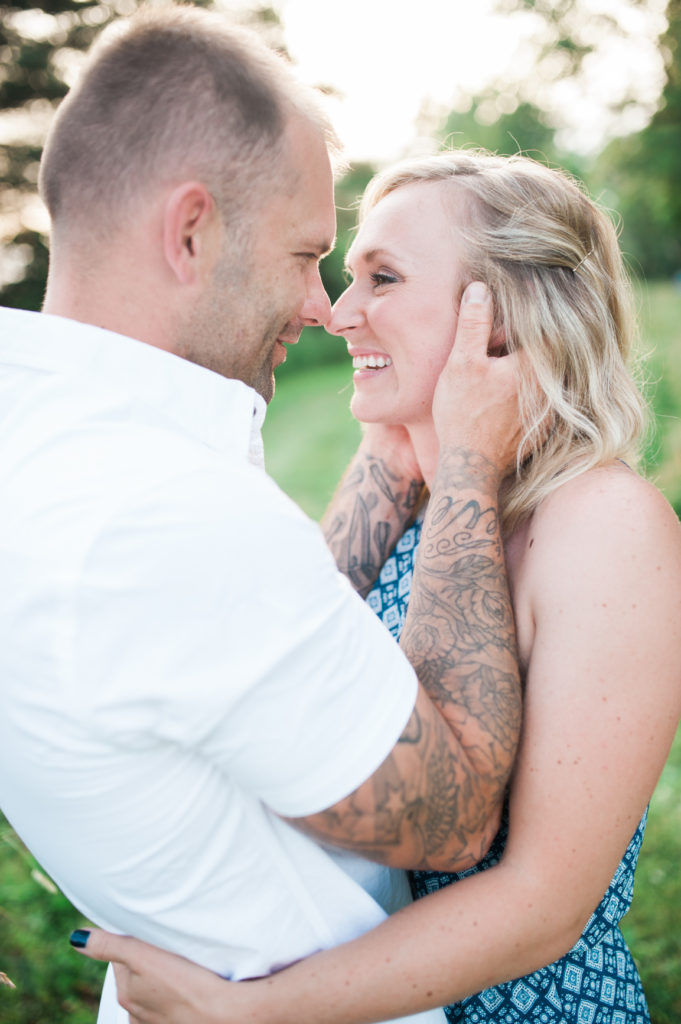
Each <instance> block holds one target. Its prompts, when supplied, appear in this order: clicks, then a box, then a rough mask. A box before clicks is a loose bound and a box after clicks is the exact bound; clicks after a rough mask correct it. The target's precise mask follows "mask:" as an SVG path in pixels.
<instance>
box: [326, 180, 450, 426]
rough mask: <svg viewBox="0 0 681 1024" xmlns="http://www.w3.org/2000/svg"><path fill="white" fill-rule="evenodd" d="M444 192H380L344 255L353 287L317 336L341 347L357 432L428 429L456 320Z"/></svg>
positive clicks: (416, 187)
mask: <svg viewBox="0 0 681 1024" xmlns="http://www.w3.org/2000/svg"><path fill="white" fill-rule="evenodd" d="M445 188H446V186H444V185H443V184H442V183H440V182H418V183H413V184H410V185H404V186H403V187H401V188H398V189H396V190H395V191H394V192H390V193H389V194H388V195H387V196H385V198H383V199H381V201H380V202H379V203H378V204H377V205H376V206H375V207H374V208H373V209H372V210H371V212H370V213H369V215H368V216H367V218H366V220H365V221H364V223H363V224H362V227H361V228H360V230H359V233H358V235H357V237H356V239H355V241H354V242H353V244H352V246H351V247H350V250H349V252H348V256H347V264H348V269H349V270H350V273H351V274H352V277H353V281H352V284H351V285H350V286H349V288H348V289H347V290H346V291H345V292H344V293H343V294H342V295H341V297H340V298H339V299H338V301H337V302H336V305H335V306H334V308H333V312H332V316H331V321H330V323H329V324H328V325H327V330H329V331H330V332H331V333H333V334H340V335H343V337H344V338H345V340H346V341H347V344H348V352H349V353H350V355H351V356H352V361H353V367H354V374H353V380H354V385H355V392H354V395H353V398H352V402H351V406H350V408H351V409H352V413H353V415H354V416H355V417H356V418H357V419H358V420H361V421H363V422H366V423H387V424H397V423H399V424H405V425H406V426H416V425H418V424H422V423H430V422H431V406H432V400H433V392H434V390H435V384H436V382H437V379H438V377H439V375H440V371H441V370H442V368H443V366H444V364H445V362H446V359H447V356H448V355H449V352H450V350H451V347H452V343H453V341H454V334H455V332H456V324H457V319H458V299H457V295H458V291H459V289H458V282H459V268H460V260H459V256H458V253H457V246H456V234H455V226H454V224H453V214H452V201H451V192H450V193H449V196H447V195H446V192H445ZM446 199H447V202H445V200H446Z"/></svg>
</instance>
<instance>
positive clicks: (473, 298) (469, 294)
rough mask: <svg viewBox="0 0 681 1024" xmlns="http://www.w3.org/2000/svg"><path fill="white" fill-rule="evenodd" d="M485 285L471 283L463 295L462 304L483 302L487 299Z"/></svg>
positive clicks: (476, 282) (480, 282) (475, 282)
mask: <svg viewBox="0 0 681 1024" xmlns="http://www.w3.org/2000/svg"><path fill="white" fill-rule="evenodd" d="M487 295H488V292H487V285H486V284H483V283H482V281H473V282H472V283H471V284H469V285H468V287H467V288H466V290H465V292H464V293H463V300H462V301H463V302H484V301H485V299H486V298H487Z"/></svg>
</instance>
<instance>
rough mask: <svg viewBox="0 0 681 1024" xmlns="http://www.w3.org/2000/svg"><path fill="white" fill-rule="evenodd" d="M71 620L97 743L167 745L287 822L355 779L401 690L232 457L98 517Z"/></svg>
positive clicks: (338, 592) (315, 533) (314, 540)
mask: <svg viewBox="0 0 681 1024" xmlns="http://www.w3.org/2000/svg"><path fill="white" fill-rule="evenodd" d="M74 624H75V625H74V664H75V666H76V673H75V674H76V678H77V680H78V683H77V686H76V689H77V690H78V692H79V694H80V697H79V699H86V700H88V701H90V703H91V705H92V711H93V720H96V722H97V723H98V726H97V727H98V728H99V729H106V730H108V732H109V739H110V740H111V739H113V740H114V741H115V742H118V743H121V744H126V745H128V746H133V747H143V746H144V745H145V743H147V742H151V741H152V739H153V740H155V741H157V740H158V739H159V738H161V739H162V740H163V741H165V742H168V743H171V744H179V745H181V746H182V747H183V748H185V749H186V750H187V751H189V752H191V753H192V754H194V755H195V756H198V757H201V758H203V759H207V760H208V761H209V762H210V764H211V765H212V766H214V769H215V771H216V772H217V773H220V774H221V775H222V776H228V777H229V779H231V780H232V782H233V783H234V784H235V785H238V786H240V787H241V788H242V789H243V790H244V791H246V792H249V793H251V794H252V795H253V796H255V797H257V798H259V799H261V800H262V801H263V802H265V803H266V804H267V805H268V806H270V807H271V808H272V809H273V810H275V811H276V812H278V813H280V814H284V815H287V816H292V817H296V816H303V815H307V814H311V813H314V812H316V811H319V810H322V809H324V808H325V807H328V806H330V805H332V804H333V803H335V802H337V801H338V800H340V799H342V798H343V797H344V796H347V794H348V793H350V792H352V790H353V789H355V788H356V787H357V786H359V785H360V784H361V783H362V782H364V781H365V780H366V779H367V778H368V777H369V776H370V775H371V774H372V773H373V772H374V771H375V770H376V768H378V766H379V765H380V764H381V762H382V761H383V760H384V759H385V757H386V756H387V755H388V754H389V752H390V751H391V749H392V748H393V746H394V744H395V742H396V741H397V739H398V738H399V736H400V734H401V732H402V730H403V728H404V726H405V724H406V722H407V720H408V718H409V716H410V714H411V711H412V709H413V705H414V702H415V699H416V690H417V682H416V677H415V675H414V672H413V670H412V668H411V666H410V665H409V663H408V662H407V660H406V659H405V657H404V655H403V654H402V652H401V650H400V649H399V647H398V646H397V644H396V643H395V641H394V640H393V638H392V637H391V636H390V634H389V633H388V631H387V630H386V629H385V627H384V626H383V625H382V624H381V623H380V622H379V620H378V619H377V618H376V617H375V615H374V614H373V612H371V611H370V610H369V609H368V607H367V606H366V605H365V604H364V602H363V601H362V600H361V599H360V598H359V597H358V595H357V594H356V593H355V592H354V591H353V590H352V589H351V587H350V586H349V584H348V583H347V581H346V580H345V579H344V578H343V577H342V576H341V575H340V574H339V573H338V571H337V569H336V567H335V563H334V562H333V559H332V557H331V555H330V553H329V551H328V548H327V547H326V544H325V542H324V539H323V536H322V534H321V531H320V529H319V527H318V526H317V525H316V524H314V523H313V522H311V521H310V520H309V519H308V518H307V517H306V516H305V515H304V514H303V513H302V512H301V511H300V509H298V508H297V506H295V504H294V503H293V502H292V501H290V499H288V498H287V497H286V496H285V495H284V494H283V493H282V492H281V491H280V490H279V488H278V487H277V486H276V485H275V484H274V482H273V481H272V480H271V479H270V478H268V477H267V476H266V474H265V473H263V472H262V471H260V470H257V469H255V468H253V467H251V466H246V465H242V464H241V463H238V464H237V463H235V464H234V465H227V466H224V467H222V471H221V472H219V473H217V472H216V471H215V467H214V466H213V465H211V463H210V460H208V464H207V465H205V466H198V467H196V468H195V469H192V470H191V471H186V472H184V473H178V474H176V475H175V476H174V478H173V479H172V480H160V481H157V482H156V483H155V484H154V483H153V482H152V483H151V484H150V486H149V487H148V488H147V489H146V490H145V492H144V493H143V494H141V495H140V496H139V497H138V498H137V500H136V501H135V502H127V503H126V506H125V507H124V508H121V509H119V510H117V511H115V512H114V513H112V514H111V515H110V516H109V517H108V518H107V521H106V523H105V524H104V525H103V526H102V529H101V531H100V532H99V533H98V535H97V536H96V537H94V538H93V539H92V542H91V543H90V544H89V545H88V547H87V551H86V553H85V555H84V558H83V563H82V567H81V575H80V579H79V580H78V582H77V586H76V587H74ZM93 675H95V676H96V678H97V680H98V682H97V687H96V689H92V688H88V680H89V679H91V678H92V676H93ZM84 694H87V696H86V697H85V698H83V695H84ZM95 712H96V714H95ZM102 712H105V714H104V713H102Z"/></svg>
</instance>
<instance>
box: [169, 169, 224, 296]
mask: <svg viewBox="0 0 681 1024" xmlns="http://www.w3.org/2000/svg"><path fill="white" fill-rule="evenodd" d="M219 220H220V218H219V215H218V211H217V208H216V205H215V200H214V199H213V197H212V195H211V194H210V192H209V191H208V189H207V188H206V186H205V185H203V184H202V183H201V182H200V181H185V182H183V183H182V184H181V185H178V186H177V188H174V189H173V191H172V192H171V193H170V195H169V196H168V198H167V199H166V202H165V207H164V210H163V254H164V257H165V260H166V263H167V265H168V267H169V268H170V270H171V272H172V274H173V275H174V276H175V277H176V279H177V281H178V282H179V283H180V284H185V285H192V284H196V283H197V282H200V281H202V280H204V279H205V278H206V276H207V274H208V273H209V272H210V271H211V270H212V267H213V264H214V261H215V259H216V255H217V252H219V237H218V236H219Z"/></svg>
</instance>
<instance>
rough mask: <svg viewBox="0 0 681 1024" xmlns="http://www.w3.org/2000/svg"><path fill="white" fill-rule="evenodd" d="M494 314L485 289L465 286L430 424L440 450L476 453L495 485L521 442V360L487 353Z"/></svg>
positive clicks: (511, 464) (517, 356) (477, 285)
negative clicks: (434, 431) (453, 338)
mask: <svg viewBox="0 0 681 1024" xmlns="http://www.w3.org/2000/svg"><path fill="white" fill-rule="evenodd" d="M493 315H494V314H493V309H492V298H491V296H490V294H489V291H488V290H487V288H486V286H485V285H484V284H481V283H480V282H479V281H476V282H474V283H473V284H470V285H469V286H468V288H467V289H466V291H465V292H464V295H463V300H462V302H461V309H460V313H459V324H458V328H457V333H456V341H455V343H454V346H453V348H452V351H451V354H450V356H449V359H448V360H447V363H446V364H445V366H444V369H443V371H442V373H441V375H440V379H439V381H438V384H437V387H436V389H435V396H434V399H433V419H434V422H435V429H436V430H437V434H438V437H439V440H440V446H441V448H446V447H454V448H459V449H465V450H466V451H469V452H475V453H476V454H477V455H478V456H480V457H482V459H484V460H486V462H487V463H489V469H490V470H491V471H496V473H497V474H498V481H499V482H500V481H501V479H503V477H504V476H505V475H506V474H507V473H508V472H509V471H510V470H512V469H513V467H514V465H515V461H516V458H517V453H518V449H519V447H520V445H521V442H522V437H523V430H522V426H521V421H520V410H519V401H518V393H519V392H518V389H519V377H520V369H521V366H522V361H523V359H524V355H523V353H520V352H515V353H513V354H511V355H505V356H493V355H489V354H488V347H489V341H490V335H491V332H492V321H493Z"/></svg>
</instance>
